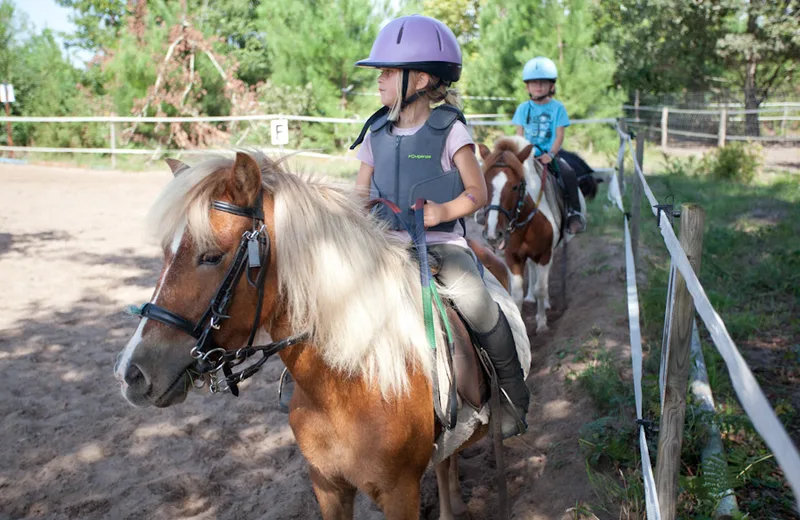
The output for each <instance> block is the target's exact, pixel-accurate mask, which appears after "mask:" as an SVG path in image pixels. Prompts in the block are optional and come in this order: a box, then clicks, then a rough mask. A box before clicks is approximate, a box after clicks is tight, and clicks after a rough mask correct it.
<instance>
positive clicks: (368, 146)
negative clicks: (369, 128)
mask: <svg viewBox="0 0 800 520" xmlns="http://www.w3.org/2000/svg"><path fill="white" fill-rule="evenodd" d="M371 133H372V132H367V134H366V135H365V136H364V141H362V143H361V146H359V147H358V152H356V159H358V160H359V161H361V162H363V163H365V164H368V165H370V166H372V167H373V168H374V167H375V158H374V157H373V156H372V141H371V140H370V137H371V136H370V134H371Z"/></svg>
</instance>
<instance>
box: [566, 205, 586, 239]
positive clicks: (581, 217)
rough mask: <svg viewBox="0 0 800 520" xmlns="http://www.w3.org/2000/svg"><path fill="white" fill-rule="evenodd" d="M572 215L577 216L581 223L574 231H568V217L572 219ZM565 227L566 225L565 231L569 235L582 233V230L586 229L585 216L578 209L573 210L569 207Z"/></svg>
mask: <svg viewBox="0 0 800 520" xmlns="http://www.w3.org/2000/svg"><path fill="white" fill-rule="evenodd" d="M573 217H578V219H579V222H580V224H581V226H580V228H578V229H577V230H576V231H574V232H573V231H570V227H571V226H570V219H572V218H573ZM565 227H566V232H567V233H569V234H570V235H577V234H578V233H583V232H584V231H586V217H584V216H583V213H581V212H580V211H575V210H574V209H571V210H569V211H568V212H567V225H566V226H565Z"/></svg>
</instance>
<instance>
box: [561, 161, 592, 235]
mask: <svg viewBox="0 0 800 520" xmlns="http://www.w3.org/2000/svg"><path fill="white" fill-rule="evenodd" d="M556 161H558V170H559V172H560V174H561V179H562V181H563V182H564V190H565V191H566V195H567V197H566V198H567V224H566V226H564V227H565V228H566V230H567V233H570V234H572V235H574V234H577V233H583V231H584V230H585V229H586V218H585V217H584V216H583V213H581V199H580V198H579V197H578V177H577V175H575V170H573V169H572V167H571V166H570V165H569V164H567V162H566V161H565V160H563V159H556Z"/></svg>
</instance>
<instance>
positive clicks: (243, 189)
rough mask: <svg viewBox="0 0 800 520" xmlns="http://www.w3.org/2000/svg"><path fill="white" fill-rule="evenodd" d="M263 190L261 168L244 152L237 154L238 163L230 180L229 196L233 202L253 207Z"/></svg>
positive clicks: (235, 163)
mask: <svg viewBox="0 0 800 520" xmlns="http://www.w3.org/2000/svg"><path fill="white" fill-rule="evenodd" d="M260 188H261V168H259V166H258V163H257V162H256V161H255V159H253V158H252V157H250V155H249V154H247V153H244V152H236V161H234V163H233V168H231V173H230V178H229V179H228V189H227V191H228V195H230V197H231V199H232V200H231V201H232V202H233V203H234V204H236V205H238V206H242V207H246V208H249V207H250V206H252V205H253V204H254V203H255V201H256V197H258V193H259V189H260Z"/></svg>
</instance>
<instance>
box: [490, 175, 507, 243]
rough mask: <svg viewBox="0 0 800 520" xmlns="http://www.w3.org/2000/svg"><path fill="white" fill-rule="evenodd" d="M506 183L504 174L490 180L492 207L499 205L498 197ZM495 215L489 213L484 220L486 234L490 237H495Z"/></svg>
mask: <svg viewBox="0 0 800 520" xmlns="http://www.w3.org/2000/svg"><path fill="white" fill-rule="evenodd" d="M507 182H508V177H507V176H506V174H505V173H504V172H500V173H498V174H497V175H496V176H495V178H494V179H492V202H491V203H490V204H491V205H492V206H499V205H500V195H501V194H502V192H503V187H504V186H505V185H506V183H507ZM497 215H498V212H497V211H490V212H489V215H488V216H487V218H486V226H487V227H486V229H487V231H486V234H487V235H489V236H490V237H495V236H497Z"/></svg>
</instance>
